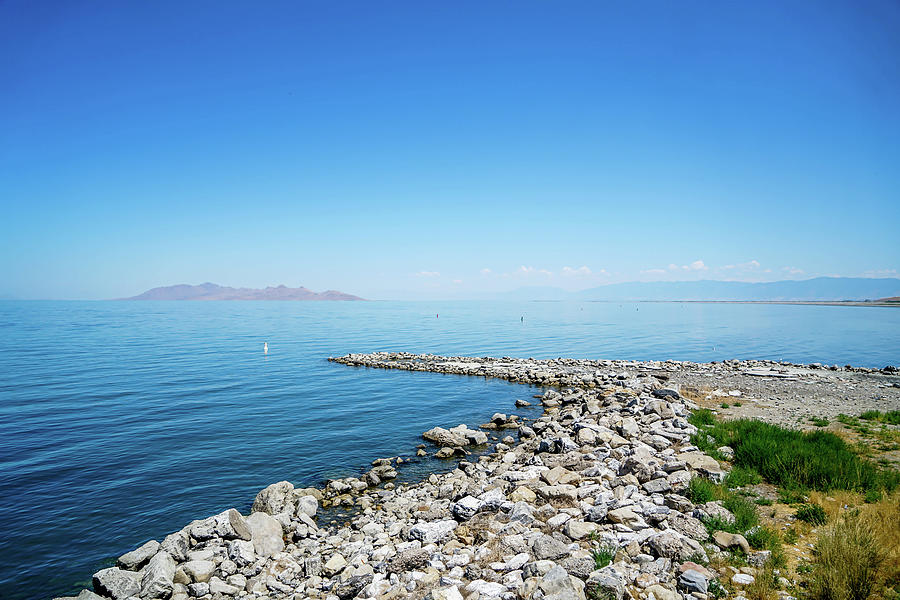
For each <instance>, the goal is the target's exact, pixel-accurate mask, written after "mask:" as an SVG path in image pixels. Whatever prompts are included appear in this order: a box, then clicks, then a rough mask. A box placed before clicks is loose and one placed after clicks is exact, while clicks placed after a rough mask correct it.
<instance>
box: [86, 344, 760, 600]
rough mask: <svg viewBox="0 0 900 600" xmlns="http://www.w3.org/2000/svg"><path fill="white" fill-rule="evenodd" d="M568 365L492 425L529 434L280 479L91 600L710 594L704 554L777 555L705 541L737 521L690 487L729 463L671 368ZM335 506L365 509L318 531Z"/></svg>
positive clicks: (470, 437) (120, 575)
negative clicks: (535, 403) (419, 459)
mask: <svg viewBox="0 0 900 600" xmlns="http://www.w3.org/2000/svg"><path fill="white" fill-rule="evenodd" d="M353 356H357V357H359V356H362V355H353ZM341 362H346V363H347V364H364V361H362V360H361V359H359V358H356V359H352V360H351V359H349V358H347V359H342V360H341ZM572 363H576V364H577V363H579V361H571V362H570V361H566V360H559V361H549V363H548V364H546V365H542V366H541V368H542V369H545V371H541V372H540V379H541V380H547V381H563V380H569V379H571V378H573V377H576V378H577V381H578V382H579V386H578V387H574V388H568V389H559V390H557V389H550V390H547V391H546V392H545V393H544V394H543V395H542V396H541V397H540V401H541V404H542V405H543V407H544V414H543V416H541V417H540V418H538V419H536V420H534V421H528V422H527V423H526V420H525V419H522V418H519V417H516V416H515V415H503V414H496V415H494V417H493V418H492V419H491V422H490V424H488V425H490V426H492V428H494V429H500V428H502V429H509V431H510V432H511V433H515V434H517V437H513V436H512V435H509V436H507V437H505V438H504V439H503V440H502V441H501V442H499V443H497V444H496V445H495V446H493V448H492V449H493V451H492V452H490V453H488V454H484V455H482V456H480V457H479V458H478V459H477V460H474V459H473V460H471V461H469V460H465V459H464V460H461V461H460V462H459V464H458V467H457V468H456V469H455V470H453V471H452V472H449V473H445V474H441V475H438V474H432V475H430V476H429V477H428V478H427V480H425V481H422V482H421V483H417V484H415V485H399V486H396V487H394V486H392V485H388V486H385V485H383V482H384V481H385V480H388V479H392V478H393V477H394V476H396V473H397V471H396V468H395V467H396V465H397V459H381V460H379V461H375V463H373V468H372V470H370V471H369V472H368V473H366V474H365V475H364V476H363V477H361V478H346V479H341V480H333V481H330V482H328V484H327V485H326V486H325V489H324V490H316V489H295V488H294V486H293V485H291V484H290V483H288V482H279V483H276V484H273V485H270V486H269V487H267V488H265V489H264V490H262V491H261V492H260V493H259V494H258V495H257V497H256V499H255V501H254V503H253V507H252V509H251V513H250V515H249V516H246V517H244V516H242V515H241V514H240V513H238V511H236V510H234V509H232V510H228V511H225V512H223V513H221V514H219V515H216V516H214V517H210V518H208V519H204V520H201V521H195V522H193V523H191V524H190V525H188V526H187V527H185V528H184V529H182V530H181V531H178V532H175V533H173V534H171V535H169V536H167V537H166V538H165V539H164V540H163V541H162V542H161V543H157V542H155V541H152V542H148V543H147V544H145V545H143V546H141V547H140V548H138V549H137V550H135V551H133V552H129V553H128V554H125V555H123V556H122V557H121V558H120V559H119V562H118V564H117V566H116V567H112V568H109V569H104V570H102V571H99V572H98V573H97V574H96V575H95V576H94V591H93V592H90V591H87V590H86V591H85V592H83V593H82V594H81V596H79V598H80V600H96V598H97V596H96V595H95V594H99V595H100V596H102V597H104V598H112V599H114V600H130V599H134V598H137V599H141V600H151V599H160V600H190V599H193V598H198V599H201V600H220V599H229V598H243V599H247V600H252V599H261V598H276V599H277V598H291V599H299V598H324V599H327V600H346V599H349V598H379V599H384V600H388V599H392V598H431V599H432V600H447V599H460V598H467V599H468V600H479V599H489V598H501V599H504V600H512V599H520V598H521V599H534V600H542V599H543V600H551V599H552V600H583V599H584V598H585V595H586V590H589V591H592V592H596V593H598V594H600V595H602V596H603V597H608V598H610V599H613V598H614V599H615V600H622V599H623V598H624V597H625V596H626V594H627V595H628V596H629V597H631V598H635V599H646V600H651V599H652V600H679V599H680V598H687V597H693V598H695V599H697V600H706V598H707V594H708V593H709V591H710V590H709V586H710V581H712V580H713V579H714V578H716V577H717V574H715V573H713V572H711V571H709V570H708V569H707V568H706V567H704V566H703V564H705V563H706V562H707V561H708V559H709V558H710V556H711V555H713V554H715V553H718V552H720V551H721V550H720V549H725V548H738V549H740V550H742V551H744V552H747V553H748V555H749V559H750V564H757V565H759V564H761V563H763V562H764V561H765V559H766V555H765V553H759V552H753V551H752V550H750V548H749V547H748V546H747V541H746V539H745V538H744V537H742V536H740V535H731V534H728V535H717V536H716V537H715V538H714V539H711V538H710V537H709V535H708V533H707V530H706V528H705V527H704V525H703V523H702V519H704V518H707V517H709V516H715V517H717V518H720V519H725V520H729V519H731V520H733V519H734V516H733V515H731V514H730V513H729V512H728V511H727V510H726V509H725V508H723V507H722V506H721V505H720V504H718V503H715V502H712V503H706V504H703V505H699V506H695V505H694V504H693V503H692V502H691V501H690V500H688V498H686V497H685V495H684V492H685V490H686V488H687V486H688V482H689V480H690V479H691V477H693V476H696V475H703V476H706V477H710V478H713V479H721V478H722V477H723V476H724V471H723V469H722V468H721V466H720V465H719V463H717V462H716V461H715V460H713V459H711V458H710V457H708V456H706V455H704V454H702V453H701V452H699V451H698V449H697V448H696V447H694V446H692V445H691V444H690V436H691V435H692V434H693V433H695V432H696V428H695V427H693V426H692V425H691V424H690V423H688V421H687V417H688V415H689V411H690V410H691V409H692V408H693V405H692V404H691V403H690V402H689V401H687V400H685V399H683V398H681V397H680V395H679V394H678V391H677V390H675V389H672V388H667V387H664V386H663V385H662V380H661V379H659V378H656V377H652V376H644V377H638V376H637V374H636V373H635V372H626V371H621V370H618V369H619V368H620V367H621V365H615V366H616V367H617V369H616V370H612V371H608V372H607V371H602V372H601V371H600V370H599V369H598V368H597V366H596V364H594V363H591V364H592V367H591V368H592V371H591V373H590V377H589V378H588V379H585V377H583V376H582V375H580V374H579V373H580V371H578V370H577V369H575V368H574V367H573V364H572ZM411 364H412V363H411ZM416 364H419V365H422V364H428V363H421V362H419V363H416ZM434 364H436V365H443V364H456V365H461V366H455V367H453V368H458V369H461V370H469V369H474V370H475V373H472V374H484V373H483V372H482V371H483V370H484V369H485V368H488V370H491V371H492V372H494V373H501V372H502V369H501V368H500V367H499V366H498V365H502V364H506V365H508V366H507V367H506V368H508V369H509V372H508V373H507V374H506V375H507V378H511V377H513V376H515V377H519V376H520V375H521V374H522V373H525V374H526V375H527V377H528V378H529V379H530V378H533V377H537V376H538V375H537V374H534V373H533V368H532V367H530V366H528V365H525V366H522V365H519V364H518V363H516V362H515V361H512V359H508V360H506V361H505V362H504V361H499V362H490V363H488V362H485V363H476V362H472V361H463V360H456V361H452V360H446V359H445V360H443V361H441V360H435V361H434ZM473 364H475V365H481V366H479V367H478V368H475V367H472V366H471V365H473ZM598 384H599V385H598ZM423 437H424V438H425V439H426V440H428V441H431V442H433V443H435V444H436V445H437V446H439V447H440V448H441V449H444V448H449V449H450V450H451V452H453V453H455V452H456V451H457V449H460V450H462V451H465V448H466V447H469V446H478V445H484V444H486V443H487V442H488V438H487V435H486V434H485V433H484V431H480V430H477V429H470V428H469V427H467V426H465V425H459V426H457V427H453V428H450V429H443V428H440V427H435V428H434V429H431V430H429V431H427V432H425V434H423ZM391 488H393V489H391ZM326 503H329V504H332V505H334V504H343V505H347V506H352V507H354V509H355V513H354V516H353V517H352V518H351V519H349V520H348V521H346V522H344V523H343V524H338V525H332V526H327V527H326V526H322V527H320V526H318V525H317V523H316V520H315V517H316V515H317V511H318V509H319V508H320V507H321V506H323V505H324V504H326ZM598 556H607V557H608V558H609V559H610V560H609V562H608V564H602V563H603V562H604V561H599V562H598V560H597V559H596V557H598ZM730 575H731V576H730V577H729V578H728V580H727V581H726V582H725V583H726V584H727V585H728V586H731V587H734V588H739V587H740V586H742V585H746V584H747V583H748V582H751V581H752V580H753V576H754V570H753V568H750V567H747V568H745V569H744V571H743V572H735V573H732V574H730Z"/></svg>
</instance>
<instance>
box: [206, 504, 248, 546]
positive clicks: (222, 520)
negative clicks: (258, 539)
mask: <svg viewBox="0 0 900 600" xmlns="http://www.w3.org/2000/svg"><path fill="white" fill-rule="evenodd" d="M215 520H216V533H217V534H218V535H220V536H221V537H223V538H225V539H226V540H234V539H238V540H250V539H251V537H252V536H251V534H250V528H249V527H247V522H246V521H245V520H244V517H243V516H241V513H239V512H238V511H236V510H235V509H233V508H230V509H228V510H226V511H225V512H222V513H219V514H218V515H216V516H215Z"/></svg>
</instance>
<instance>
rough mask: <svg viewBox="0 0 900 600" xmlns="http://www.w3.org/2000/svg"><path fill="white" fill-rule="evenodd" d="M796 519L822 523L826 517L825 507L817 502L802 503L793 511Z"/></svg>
mask: <svg viewBox="0 0 900 600" xmlns="http://www.w3.org/2000/svg"><path fill="white" fill-rule="evenodd" d="M794 516H796V517H797V518H798V519H800V520H801V521H803V522H804V523H809V524H810V525H824V524H825V521H827V520H828V518H827V517H826V515H825V509H824V508H822V507H821V506H820V505H818V504H804V505H803V506H801V507H800V508H798V509H797V512H796V513H794Z"/></svg>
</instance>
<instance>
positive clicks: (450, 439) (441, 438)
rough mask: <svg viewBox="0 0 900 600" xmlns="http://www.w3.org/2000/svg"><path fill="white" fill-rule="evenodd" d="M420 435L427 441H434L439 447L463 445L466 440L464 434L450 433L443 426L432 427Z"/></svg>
mask: <svg viewBox="0 0 900 600" xmlns="http://www.w3.org/2000/svg"><path fill="white" fill-rule="evenodd" d="M422 437H423V438H425V439H426V440H428V441H429V442H434V443H435V444H437V445H438V446H441V447H448V446H449V447H451V448H452V447H456V446H465V445H466V443H467V440H466V438H465V436H462V435H460V434H458V433H452V432H450V431H448V430H446V429H444V428H443V427H434V428H432V429H429V430H428V431H426V432H425V433H423V434H422Z"/></svg>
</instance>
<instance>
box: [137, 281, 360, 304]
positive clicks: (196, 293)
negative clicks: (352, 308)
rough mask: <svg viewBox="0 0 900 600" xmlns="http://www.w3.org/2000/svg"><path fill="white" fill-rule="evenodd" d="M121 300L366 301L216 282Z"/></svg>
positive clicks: (329, 293) (329, 292) (348, 296)
mask: <svg viewBox="0 0 900 600" xmlns="http://www.w3.org/2000/svg"><path fill="white" fill-rule="evenodd" d="M122 300H337V301H350V300H365V298H360V297H359V296H354V295H352V294H345V293H344V292H338V291H337V290H326V291H324V292H314V291H312V290H310V289H307V288H305V287H302V286H301V287H297V288H289V287H287V286H285V285H279V286H278V287H272V286H269V287H266V288H264V289H253V288H233V287H226V286H221V285H216V284H215V283H202V284H200V285H187V284H179V285H170V286H166V287H157V288H153V289H152V290H147V291H146V292H144V293H143V294H139V295H137V296H133V297H131V298H122Z"/></svg>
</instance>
